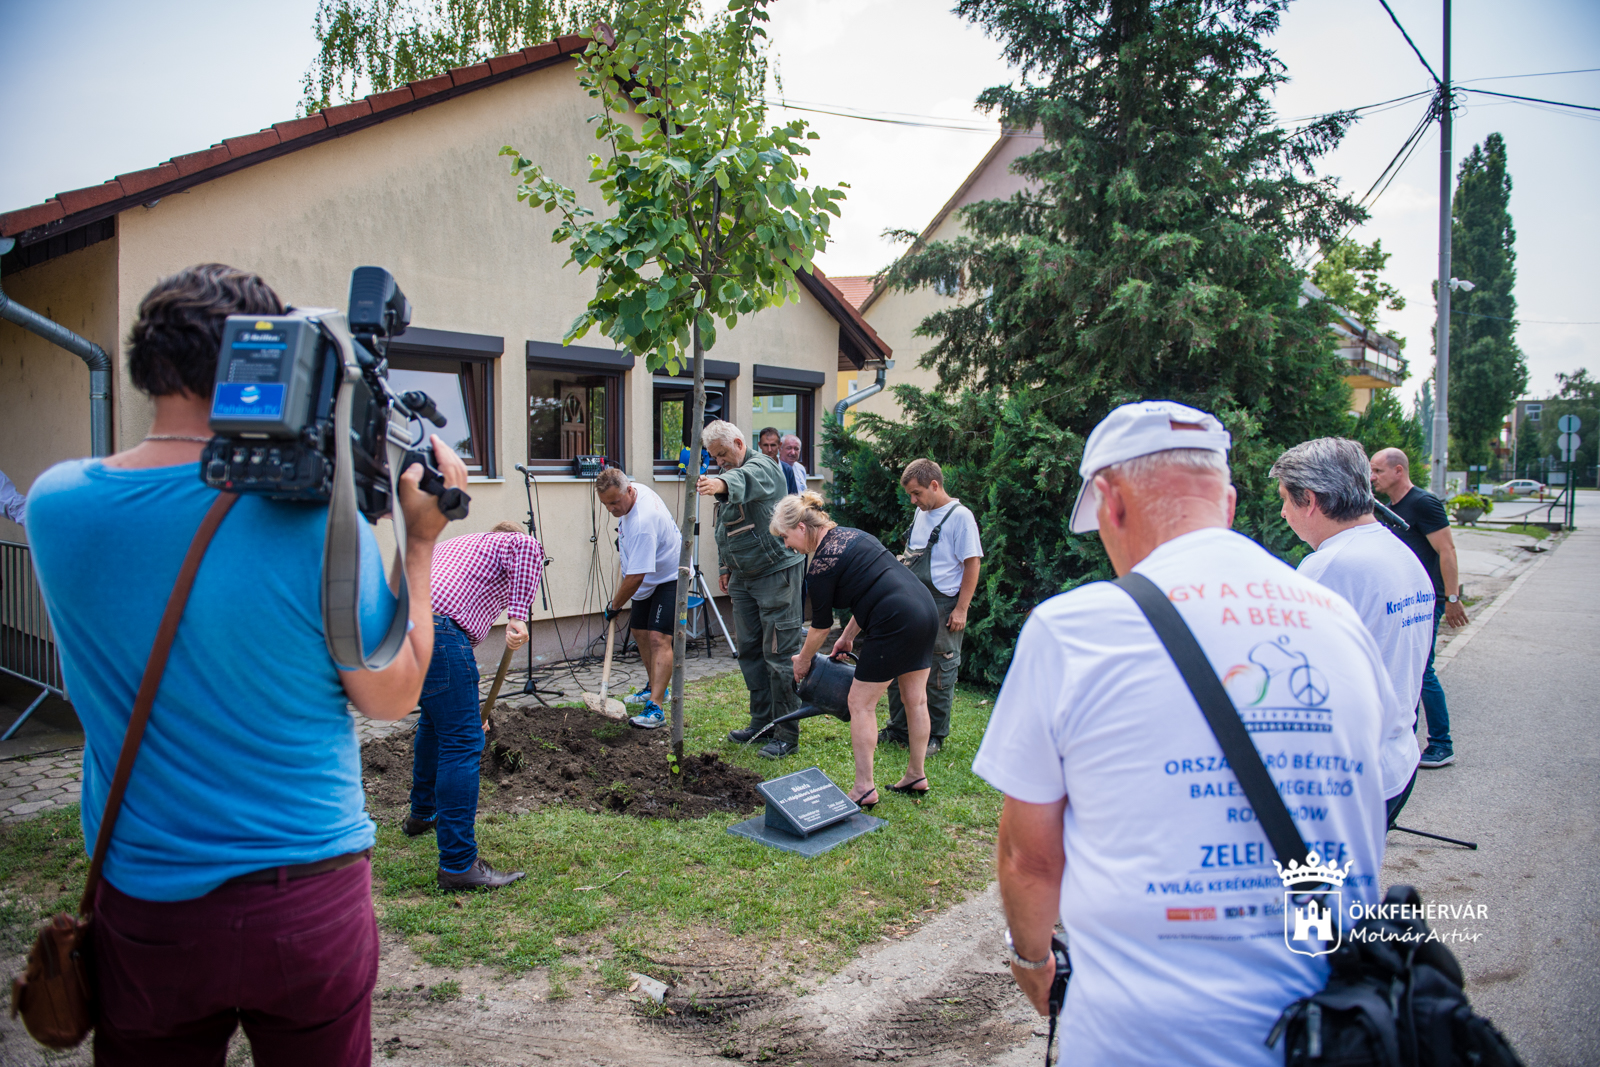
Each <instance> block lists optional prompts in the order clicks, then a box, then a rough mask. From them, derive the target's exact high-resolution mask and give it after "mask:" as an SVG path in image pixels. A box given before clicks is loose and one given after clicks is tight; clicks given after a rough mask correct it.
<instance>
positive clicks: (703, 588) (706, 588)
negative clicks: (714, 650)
mask: <svg viewBox="0 0 1600 1067" xmlns="http://www.w3.org/2000/svg"><path fill="white" fill-rule="evenodd" d="M695 580H696V581H697V582H699V583H700V595H701V596H703V597H704V598H705V601H706V605H705V606H706V607H708V608H710V609H711V614H712V615H713V616H715V617H716V620H717V629H719V630H721V631H722V639H723V640H724V641H726V642H728V653H729V654H730V655H732V654H733V652H734V647H733V638H731V637H729V636H728V624H727V623H725V622H723V621H722V612H720V611H718V610H717V601H716V599H715V598H714V597H712V595H711V583H710V582H707V581H706V576H705V572H704V571H696V572H695ZM710 635H711V627H709V626H707V627H706V637H707V641H708V643H707V645H706V653H707V654H708V655H709V654H710V652H711V645H710V644H709V640H710Z"/></svg>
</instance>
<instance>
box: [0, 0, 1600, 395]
mask: <svg viewBox="0 0 1600 1067" xmlns="http://www.w3.org/2000/svg"><path fill="white" fill-rule="evenodd" d="M1391 6H1392V7H1393V8H1394V9H1395V11H1396V13H1397V14H1398V15H1399V17H1400V19H1401V21H1402V22H1403V23H1404V24H1405V26H1406V28H1407V29H1408V30H1409V31H1410V32H1411V35H1412V38H1413V39H1414V40H1415V41H1416V42H1417V43H1418V45H1419V46H1420V47H1421V48H1422V50H1423V53H1424V55H1425V56H1426V57H1427V58H1428V61H1429V62H1430V63H1431V64H1432V65H1433V66H1434V69H1435V70H1438V69H1439V66H1440V53H1441V42H1440V29H1441V26H1440V19H1441V15H1440V11H1441V5H1440V2H1439V0H1392V3H1391ZM315 10H316V0H275V2H274V3H272V4H270V5H269V4H262V3H260V2H259V0H254V2H250V3H244V2H239V0H205V2H200V0H134V2H131V3H130V2H127V0H122V2H118V3H112V2H109V0H51V2H50V3H38V2H36V0H30V2H23V0H0V40H4V41H5V42H7V44H8V45H9V46H10V47H8V48H7V49H6V52H7V57H6V62H5V63H4V64H3V65H0V99H3V100H5V101H6V102H7V104H8V105H9V106H8V107H7V108H6V109H5V111H4V113H3V115H0V144H3V145H4V146H5V149H4V157H3V158H4V166H3V167H0V210H9V209H12V208H17V207H23V206H26V205H29V204H33V203H37V202H39V201H42V200H44V199H45V198H46V197H48V196H50V195H52V194H54V193H57V192H60V191H63V190H67V189H74V188H78V187H80V186H85V185H92V184H96V183H98V182H101V181H104V180H105V179H107V178H110V177H112V176H114V175H116V174H119V173H123V172H126V171H131V170H139V169H142V168H145V167H149V166H153V165H155V164H157V163H159V162H161V161H163V160H165V159H168V158H170V157H172V156H174V155H179V154H182V153H185V152H192V151H196V150H198V149H201V148H204V147H206V146H208V145H210V144H212V143H214V142H216V141H219V140H221V139H222V138H224V137H232V136H237V135H239V134H243V133H249V132H252V131H254V130H257V129H259V128H261V127H264V126H268V125H271V124H272V123H273V122H278V121H282V120H284V119H287V118H291V117H293V115H294V113H295V107H296V104H297V102H298V101H299V99H300V95H301V89H300V85H301V77H302V76H303V75H304V73H305V71H306V69H307V67H308V66H309V63H310V60H311V56H312V54H313V52H314V50H315V39H314V38H313V36H312V33H311V23H312V17H313V14H314V12H315ZM772 11H773V25H772V39H773V43H774V45H775V47H776V51H777V53H778V59H779V69H780V71H781V74H782V77H783V81H784V89H785V93H786V98H787V99H788V100H789V101H791V102H793V103H797V104H798V103H805V104H806V105H807V106H812V105H814V106H817V107H822V108H825V109H831V110H855V111H860V112H865V113H868V114H871V115H876V116H880V117H899V118H904V119H909V120H910V121H915V122H932V123H934V124H939V123H944V124H947V125H953V126H961V127H977V129H975V130H952V129H938V128H932V127H929V126H910V125H891V124H885V123H878V122H868V121H862V120H860V119H850V118H837V117H833V116H829V115H815V114H813V115H807V116H806V117H807V118H808V119H810V120H811V121H812V123H813V125H814V126H815V128H816V129H817V130H818V131H819V132H820V133H821V134H822V140H821V141H818V142H813V149H814V155H813V158H812V160H811V171H812V177H813V179H815V180H817V181H821V182H824V183H827V184H830V185H831V184H837V183H839V182H842V181H843V182H849V183H850V186H851V190H850V197H849V200H848V201H847V202H846V205H845V209H844V210H845V215H844V219H843V220H842V221H841V222H840V223H839V225H838V226H837V228H836V231H835V235H836V237H837V241H836V243H835V245H834V246H833V247H832V248H831V249H830V250H829V251H828V252H827V253H826V254H825V256H824V257H823V258H822V260H821V261H820V265H821V266H822V268H823V269H824V270H825V271H827V272H828V273H830V274H864V273H870V272H873V271H875V270H877V269H879V268H880V267H882V266H883V265H884V264H885V263H887V262H888V261H889V260H890V259H891V258H892V257H893V256H894V254H895V247H894V246H892V245H889V244H887V243H885V242H884V241H883V240H881V238H880V236H879V235H880V234H881V232H882V231H883V230H884V229H886V228H890V227H895V228H906V229H913V230H920V229H921V228H922V227H923V226H924V225H926V223H927V222H928V220H929V219H930V218H931V217H932V215H933V213H934V212H935V211H937V210H938V209H939V207H940V206H941V205H942V204H943V203H944V202H945V201H946V200H947V199H948V198H949V196H950V194H951V193H952V192H953V191H954V190H955V188H956V186H957V185H959V184H960V182H961V181H962V179H963V178H964V177H966V175H967V173H968V172H969V171H970V170H971V168H972V167H973V166H974V165H975V164H976V163H977V162H978V160H979V159H981V158H982V156H983V154H984V153H985V152H986V151H987V150H988V148H989V146H990V145H991V144H992V143H993V139H994V132H993V124H992V123H989V122H988V121H987V120H986V119H985V118H984V117H983V116H981V115H979V114H977V113H976V112H975V111H974V110H973V107H972V101H973V99H974V98H975V97H976V96H977V94H978V93H979V92H980V91H981V90H982V89H984V88H985V87H987V86H989V85H993V84H997V83H1000V82H1004V81H1007V80H1009V76H1010V75H1009V73H1008V71H1007V70H1006V68H1005V65H1004V64H1003V63H1002V62H1001V61H1000V59H999V57H998V48H997V47H996V45H995V43H994V42H993V41H990V40H988V39H986V38H985V37H984V35H983V34H982V32H981V31H979V30H977V29H975V28H973V27H972V26H970V25H968V24H966V23H965V22H963V21H962V20H960V19H958V18H957V17H956V16H954V15H952V14H950V13H949V11H948V5H947V4H946V3H942V2H938V0H777V2H775V3H774V4H773V7H772ZM1454 24H1455V49H1454V52H1455V56H1454V77H1455V79H1456V80H1458V81H1461V82H1463V83H1465V85H1466V87H1467V88H1472V87H1474V86H1476V87H1479V88H1486V89H1494V90H1497V91H1501V92H1508V93H1517V94H1521V95H1526V96H1537V97H1543V98H1546V99H1553V100H1561V101H1568V102H1572V103H1578V104H1587V105H1590V106H1596V107H1600V73H1583V74H1564V75H1559V76H1553V77H1534V78H1517V79H1514V80H1502V81H1480V80H1477V79H1486V78H1505V77H1506V76H1509V75H1527V74H1534V73H1539V72H1545V71H1566V70H1573V69H1578V68H1591V67H1600V4H1597V3H1594V2H1592V0H1519V2H1518V3H1517V4H1515V5H1506V4H1504V3H1502V2H1496V0H1457V2H1456V4H1455V17H1454ZM1272 44H1273V46H1274V47H1275V48H1276V49H1277V51H1278V54H1279V55H1280V57H1281V58H1282V59H1283V60H1284V62H1285V63H1286V64H1287V65H1288V69H1289V73H1290V75H1291V76H1292V78H1293V81H1292V82H1290V83H1289V84H1288V85H1287V86H1285V87H1284V89H1283V90H1282V91H1281V92H1280V94H1279V99H1278V110H1279V114H1280V115H1283V116H1285V117H1297V116H1303V115H1309V114H1313V113H1318V112H1323V111H1329V110H1335V109H1338V108H1347V107H1354V106H1358V105H1361V104H1369V103H1374V102H1377V101H1380V100H1386V99H1389V98H1391V97H1398V96H1402V95H1405V94H1407V93H1411V92H1416V91H1418V90H1423V89H1426V88H1427V87H1428V86H1429V84H1430V82H1429V77H1428V75H1427V72H1426V71H1424V70H1423V68H1422V65H1421V64H1420V63H1419V62H1418V61H1417V58H1416V57H1415V56H1414V55H1413V54H1412V53H1411V50H1410V49H1409V48H1408V47H1407V45H1406V43H1405V41H1404V39H1403V38H1402V37H1401V36H1400V33H1399V31H1398V30H1396V29H1395V28H1394V26H1393V25H1392V24H1391V23H1390V21H1389V19H1388V16H1387V15H1386V14H1385V13H1384V11H1383V8H1382V6H1381V5H1380V4H1379V3H1378V2H1377V0H1298V2H1297V3H1295V4H1294V5H1293V6H1292V7H1291V8H1290V10H1289V12H1288V14H1287V16H1286V17H1285V20H1284V25H1283V29H1282V31H1281V32H1280V33H1279V34H1278V35H1277V37H1276V38H1274V40H1273V41H1272ZM1424 107H1425V104H1424V102H1423V101H1420V100H1419V101H1416V102H1413V103H1410V104H1407V105H1404V106H1402V107H1398V108H1396V109H1394V110H1392V111H1389V112H1387V113H1383V114H1377V115H1372V116H1369V117H1367V118H1365V119H1363V120H1362V121H1361V122H1360V123H1359V124H1358V125H1357V126H1356V127H1355V128H1354V130H1353V131H1352V132H1351V134H1350V136H1349V137H1348V138H1347V139H1346V141H1345V143H1344V145H1343V146H1341V148H1340V149H1339V150H1338V151H1337V152H1335V153H1334V154H1333V155H1331V156H1330V157H1328V159H1327V160H1326V161H1325V167H1324V169H1325V170H1326V172H1327V173H1331V174H1334V175H1337V176H1339V177H1340V179H1341V181H1342V182H1343V185H1344V187H1345V188H1346V189H1348V190H1350V191H1352V192H1353V193H1355V194H1356V195H1360V194H1361V193H1362V192H1364V191H1365V190H1366V188H1367V187H1368V186H1369V185H1370V184H1371V183H1372V180H1373V179H1374V178H1375V177H1377V175H1378V174H1379V172H1380V171H1382V169H1383V167H1384V165H1385V164H1386V163H1387V162H1388V161H1389V159H1390V157H1391V156H1392V155H1393V154H1394V152H1395V150H1396V149H1397V148H1398V147H1399V146H1400V144H1401V142H1402V141H1404V140H1405V138H1406V135H1407V134H1408V133H1409V132H1410V131H1411V128H1412V127H1413V126H1414V125H1415V123H1416V122H1417V120H1418V119H1419V118H1420V116H1421V114H1422V111H1423V109H1424ZM780 114H781V113H780ZM1495 131H1498V132H1500V133H1502V134H1503V135H1504V136H1505V138H1506V142H1507V147H1508V151H1509V155H1510V167H1511V173H1512V177H1513V181H1514V183H1515V186H1514V191H1513V194H1512V202H1511V210H1512V215H1513V219H1514V222H1515V225H1516V229H1517V252H1518V285H1517V297H1518V300H1519V314H1520V317H1521V319H1522V326H1521V329H1520V331H1519V333H1518V338H1519V340H1520V342H1521V344H1522V347H1523V350H1524V351H1525V352H1526V354H1527V357H1528V365H1529V369H1530V371H1531V384H1530V393H1531V394H1533V395H1544V394H1546V393H1547V392H1549V391H1550V390H1552V389H1553V388H1554V385H1555V373H1556V372H1557V371H1570V370H1574V369H1576V368H1577V367H1580V366H1587V367H1589V368H1590V369H1591V370H1592V371H1597V372H1600V301H1597V300H1596V297H1595V293H1596V289H1597V283H1600V270H1597V269H1596V267H1595V266H1594V249H1596V248H1597V247H1600V197H1597V195H1596V193H1595V186H1596V181H1595V176H1596V174H1597V173H1600V113H1592V114H1589V115H1586V116H1580V115H1577V114H1573V113H1570V112H1568V113H1562V114H1555V113H1551V112H1550V111H1549V110H1547V109H1541V108H1538V107H1533V106H1528V105H1524V104H1519V103H1513V102H1510V101H1499V100H1494V99H1493V98H1490V97H1485V96H1481V95H1478V96H1471V95H1469V96H1468V97H1467V106H1466V107H1465V108H1464V109H1463V110H1462V111H1460V112H1459V113H1458V119H1457V122H1456V135H1455V149H1456V152H1455V158H1456V162H1457V163H1458V164H1459V162H1460V160H1461V159H1462V158H1463V157H1464V156H1465V155H1466V153H1467V151H1468V150H1469V149H1470V148H1471V146H1472V145H1473V144H1475V143H1479V142H1481V141H1482V140H1483V138H1484V137H1485V136H1486V135H1487V134H1489V133H1491V132H1495ZM484 163H485V166H494V167H498V166H500V164H499V162H497V161H496V160H494V159H489V160H485V161H484ZM1438 173H1439V139H1438V132H1437V128H1435V129H1434V130H1432V131H1431V132H1430V133H1429V135H1428V137H1427V138H1426V139H1425V140H1424V141H1423V142H1422V144H1421V145H1420V146H1419V147H1418V149H1417V151H1416V152H1415V153H1414V154H1413V155H1412V157H1411V159H1410V162H1409V164H1408V165H1407V166H1406V168H1405V170H1404V171H1403V172H1402V173H1401V174H1400V176H1399V178H1398V179H1397V180H1396V181H1395V182H1394V184H1393V185H1392V186H1391V187H1390V188H1389V189H1388V191H1387V192H1386V193H1385V194H1384V195H1383V197H1382V198H1381V199H1379V200H1378V201H1377V203H1376V205H1375V207H1374V209H1373V218H1372V221H1371V222H1369V223H1368V224H1367V225H1365V226H1364V227H1362V228H1361V229H1360V230H1359V231H1357V233H1356V235H1355V236H1356V238H1357V239H1359V240H1362V241H1371V240H1372V239H1374V238H1382V240H1383V244H1384V247H1385V249H1386V250H1388V251H1391V252H1393V253H1394V258H1393V259H1392V260H1390V263H1389V271H1388V280H1389V281H1390V282H1391V284H1393V285H1395V286H1396V287H1397V288H1398V289H1400V291H1401V292H1402V293H1403V294H1404V295H1405V296H1406V298H1407V300H1408V302H1409V305H1408V307H1407V308H1406V310H1405V311H1403V312H1400V313H1397V314H1392V315H1389V316H1386V317H1385V319H1384V320H1383V322H1382V325H1383V326H1384V327H1386V328H1389V329H1390V330H1391V331H1392V332H1395V333H1398V334H1401V335H1403V336H1405V337H1406V338H1407V339H1408V341H1409V346H1408V355H1409V357H1410V359H1411V361H1412V377H1411V379H1410V380H1409V381H1408V382H1407V383H1406V385H1405V387H1404V389H1403V393H1404V394H1405V396H1406V397H1407V398H1409V397H1410V396H1411V395H1412V394H1414V392H1415V390H1416V388H1417V386H1418V385H1419V383H1420V382H1421V380H1422V377H1423V376H1425V375H1427V374H1429V373H1431V370H1432V359H1431V357H1430V356H1429V354H1428V353H1429V349H1430V331H1431V329H1432V317H1433V303H1432V297H1431V295H1430V290H1429V283H1430V282H1431V281H1432V279H1433V277H1434V275H1435V273H1436V270H1437V266H1436V264H1437V260H1436V256H1437V248H1436V240H1437V232H1438V221H1437V218H1438V217H1437V211H1438Z"/></svg>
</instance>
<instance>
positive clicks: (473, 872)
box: [439, 856, 526, 889]
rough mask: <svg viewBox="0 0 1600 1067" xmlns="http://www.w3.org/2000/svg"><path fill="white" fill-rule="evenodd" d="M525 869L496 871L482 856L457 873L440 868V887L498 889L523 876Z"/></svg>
mask: <svg viewBox="0 0 1600 1067" xmlns="http://www.w3.org/2000/svg"><path fill="white" fill-rule="evenodd" d="M525 874H526V872H525V871H497V870H495V869H494V868H493V867H491V866H489V864H488V863H486V862H484V859H483V857H482V856H479V857H478V858H477V859H475V860H473V861H472V866H471V867H468V868H467V869H466V870H464V871H462V872H460V873H459V874H457V873H452V872H450V871H445V870H441V871H440V872H439V888H440V889H499V888H500V887H501V886H503V885H510V884H511V883H512V882H515V881H516V880H517V879H518V878H521V877H523V876H524V875H525Z"/></svg>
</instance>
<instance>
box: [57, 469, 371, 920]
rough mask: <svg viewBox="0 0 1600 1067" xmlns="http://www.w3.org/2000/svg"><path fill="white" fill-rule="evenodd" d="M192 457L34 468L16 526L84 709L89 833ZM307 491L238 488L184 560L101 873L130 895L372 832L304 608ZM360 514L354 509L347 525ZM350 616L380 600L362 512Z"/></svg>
mask: <svg viewBox="0 0 1600 1067" xmlns="http://www.w3.org/2000/svg"><path fill="white" fill-rule="evenodd" d="M216 496H217V494H216V491H215V490H212V489H209V488H207V487H206V486H205V485H203V484H202V483H201V481H200V478H199V476H198V474H197V473H196V469H195V464H192V463H189V464H185V465H183V466H181V467H157V468H151V469H145V470H122V469H118V468H113V467H107V466H105V465H104V464H103V463H101V462H100V461H99V460H74V461H71V462H68V463H59V464H57V465H56V466H54V467H52V468H50V470H48V471H46V472H45V473H44V474H43V475H41V476H40V477H39V479H38V480H37V481H36V482H34V484H33V491H32V492H31V493H30V494H29V497H28V541H29V542H30V545H31V547H32V551H33V558H34V565H35V567H36V569H37V571H38V575H39V584H40V586H41V588H42V589H43V592H44V599H45V604H46V605H47V607H48V609H49V612H50V622H51V624H52V625H53V626H54V627H55V633H56V641H57V647H58V648H59V650H60V654H61V668H62V672H63V673H64V674H65V676H66V683H67V692H68V694H69V695H70V697H71V700H72V706H73V707H74V709H76V711H77V713H78V717H79V719H80V720H81V721H82V723H83V729H84V733H85V735H86V737H87V744H86V746H85V748H84V759H83V835H84V841H85V846H86V847H87V848H90V849H92V848H93V844H94V841H95V835H96V834H97V833H98V832H99V829H100V816H101V814H102V812H103V811H104V808H105V802H106V794H107V792H108V791H109V790H110V786H111V777H112V775H113V773H114V772H115V770H116V765H117V756H118V754H119V753H120V751H121V748H122V739H123V734H124V733H125V732H126V730H127V726H128V717H129V715H130V714H131V712H132V709H133V701H134V697H135V695H136V694H137V692H138V688H139V681H140V678H141V677H142V676H143V674H144V668H145V661H146V660H147V658H148V657H149V655H150V646H151V645H152V644H154V643H155V636H156V629H157V627H158V626H159V625H160V621H161V614H162V612H163V611H164V610H165V608H166V603H167V597H168V596H169V595H170V594H171V592H172V586H173V582H174V581H176V579H177V575H178V568H179V567H180V566H181V565H182V562H183V557H184V555H185V553H187V552H188V549H189V543H190V541H191V540H192V539H193V537H194V533H195V530H196V529H197V528H198V527H199V525H200V520H201V518H202V517H203V516H204V515H205V513H206V510H207V508H209V507H210V506H211V504H212V502H213V501H214V500H215V499H216ZM327 514H328V512H327V508H326V507H325V506H318V505H308V504H295V503H285V502H280V501H272V500H266V499H264V498H262V497H258V496H252V495H249V494H246V495H244V496H242V497H241V498H240V499H239V501H238V502H237V503H236V504H234V506H233V510H232V511H231V512H229V514H228V516H227V518H226V519H224V520H223V523H222V526H221V527H220V528H219V529H218V530H217V534H216V537H215V538H214V539H213V540H212V542H211V547H210V548H209V549H208V550H207V552H206V555H205V559H204V560H203V561H202V562H201V564H200V571H199V574H198V575H197V576H196V579H195V584H194V590H193V592H192V593H191V595H190V597H189V604H188V607H187V609H186V610H185V612H184V616H183V621H182V623H181V624H180V625H179V627H178V634H177V639H176V640H175V641H174V642H173V646H172V655H171V658H170V659H169V660H168V662H167V669H166V674H165V675H164V676H163V677H162V681H161V688H160V690H159V691H158V693H157V696H156V701H155V706H154V709H153V710H152V712H151V715H150V725H149V728H148V729H147V730H146V732H145V736H144V744H143V745H142V746H141V747H140V750H139V758H138V760H137V761H136V762H135V763H134V767H133V774H132V777H131V778H130V779H129V783H128V791H127V795H126V796H125V798H124V800H123V805H122V814H121V815H120V816H119V818H118V820H117V825H116V829H115V831H114V832H113V835H112V839H111V844H110V847H109V849H108V851H107V856H106V863H105V877H106V878H107V880H109V881H110V882H111V883H112V884H113V885H115V886H116V887H117V888H118V889H120V890H121V891H122V892H124V893H127V894H128V895H130V896H133V897H138V898H140V899H143V900H162V901H170V900H190V899H193V898H195V897H199V896H204V895H205V894H206V893H209V892H210V891H211V890H213V889H215V888H216V887H217V886H219V885H221V884H222V883H223V882H225V881H227V880H228V879H229V878H232V877H234V876H236V875H240V874H244V873H246V872H249V871H255V870H261V869H262V868H266V867H276V866H280V865H285V864H296V863H309V862H313V861H316V860H320V859H326V858H328V857H330V856H338V855H343V854H344V853H347V852H355V851H359V850H361V849H364V848H368V847H370V846H371V845H372V843H373V840H374V835H373V827H372V821H371V819H369V818H368V817H367V815H366V811H365V807H366V804H365V797H364V795H363V793H362V788H361V758H360V751H359V748H358V746H357V742H356V735H355V727H354V724H353V722H352V721H351V718H350V715H349V712H348V711H347V710H346V703H347V697H346V695H345V692H344V688H343V686H341V685H340V683H339V670H338V668H337V667H335V665H334V663H333V661H332V660H331V659H330V658H329V657H328V650H327V646H326V644H325V643H324V640H323V629H322V612H321V579H322V542H323V534H324V532H325V530H326V527H327ZM363 526H365V524H363ZM362 544H363V552H362V563H361V576H362V587H363V588H362V631H363V633H364V634H367V635H369V636H368V640H369V643H375V641H376V637H375V636H373V635H378V634H381V633H382V632H383V631H384V628H385V627H386V626H387V624H388V622H389V620H390V619H391V618H392V617H393V613H394V609H395V600H394V597H393V596H392V595H391V594H390V593H389V590H388V586H387V584H386V583H385V582H384V581H383V573H384V572H383V560H382V556H381V554H380V553H379V551H378V547H377V542H376V540H375V539H374V538H373V536H372V533H371V531H370V530H368V529H363V539H362Z"/></svg>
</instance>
